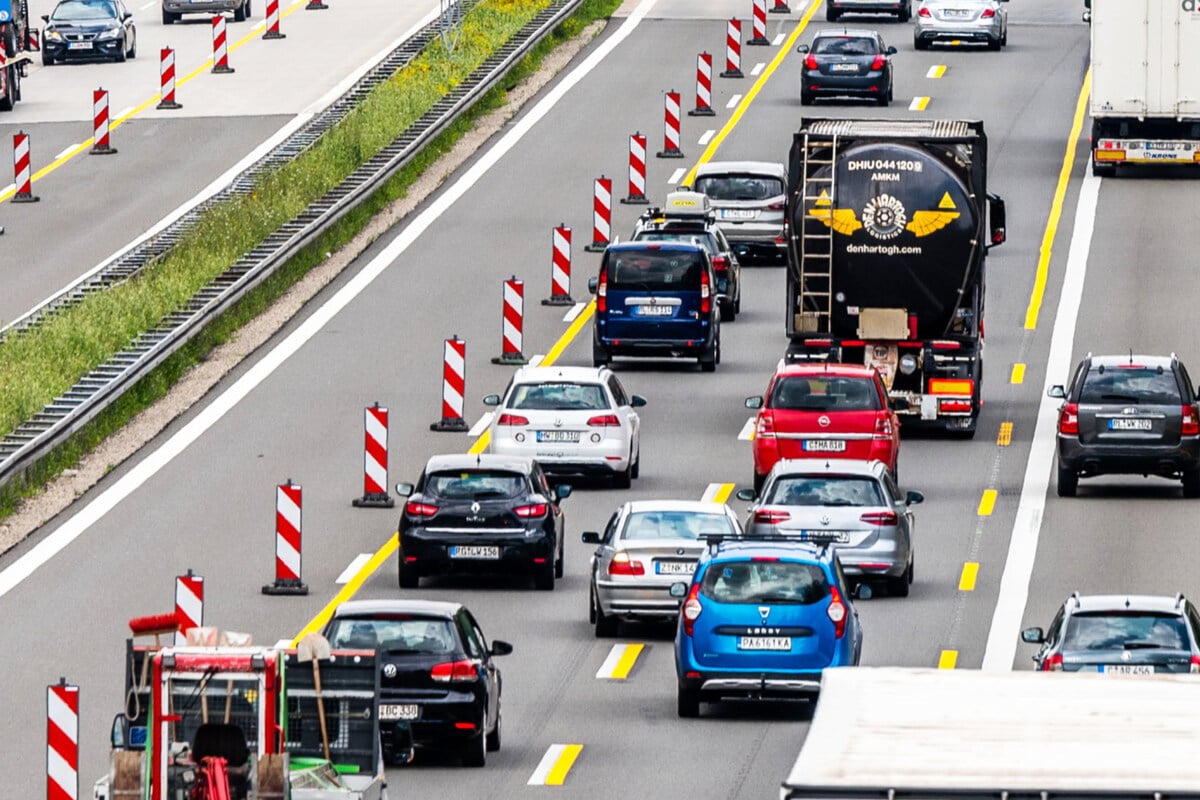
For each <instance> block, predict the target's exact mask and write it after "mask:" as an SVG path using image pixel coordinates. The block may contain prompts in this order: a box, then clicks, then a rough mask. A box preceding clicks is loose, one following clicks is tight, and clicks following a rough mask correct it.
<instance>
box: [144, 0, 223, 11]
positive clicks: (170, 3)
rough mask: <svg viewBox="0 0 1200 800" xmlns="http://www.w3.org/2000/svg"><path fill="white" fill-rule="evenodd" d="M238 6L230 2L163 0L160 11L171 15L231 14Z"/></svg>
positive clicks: (214, 0) (216, 0) (221, 0)
mask: <svg viewBox="0 0 1200 800" xmlns="http://www.w3.org/2000/svg"><path fill="white" fill-rule="evenodd" d="M240 5H241V3H240V2H231V1H230V0H198V2H195V3H188V2H180V1H179V0H163V4H162V9H163V11H169V12H171V13H172V14H200V13H205V14H211V13H213V12H219V11H227V12H232V11H233V10H234V9H235V8H237V7H238V6H240Z"/></svg>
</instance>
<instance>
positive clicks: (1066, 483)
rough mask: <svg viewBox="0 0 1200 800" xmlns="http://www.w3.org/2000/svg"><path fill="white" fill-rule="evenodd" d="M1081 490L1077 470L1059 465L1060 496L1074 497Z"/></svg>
mask: <svg viewBox="0 0 1200 800" xmlns="http://www.w3.org/2000/svg"><path fill="white" fill-rule="evenodd" d="M1078 489H1079V475H1077V474H1076V473H1075V470H1073V469H1068V468H1066V467H1064V466H1063V465H1062V464H1059V465H1058V496H1059V497H1074V496H1075V494H1076V492H1077V491H1078Z"/></svg>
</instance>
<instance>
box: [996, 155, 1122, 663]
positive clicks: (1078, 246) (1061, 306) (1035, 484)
mask: <svg viewBox="0 0 1200 800" xmlns="http://www.w3.org/2000/svg"><path fill="white" fill-rule="evenodd" d="M1099 196H1100V179H1099V178H1096V177H1093V176H1092V174H1091V170H1088V169H1085V170H1084V175H1083V184H1082V185H1081V186H1080V188H1079V200H1078V202H1077V204H1076V207H1075V228H1074V230H1073V232H1072V233H1071V249H1070V250H1068V251H1067V266H1066V270H1065V272H1064V273H1063V287H1062V294H1061V296H1060V298H1059V301H1058V311H1057V313H1056V314H1055V317H1054V332H1053V333H1052V334H1051V337H1050V354H1049V356H1048V357H1047V359H1046V380H1047V381H1052V380H1055V379H1057V378H1058V376H1062V375H1067V374H1068V372H1069V370H1070V369H1071V366H1072V363H1071V353H1072V350H1073V349H1074V347H1075V322H1076V320H1077V319H1078V317H1079V306H1080V304H1081V303H1082V302H1083V282H1084V278H1085V277H1086V276H1087V262H1088V254H1089V252H1090V250H1091V246H1092V230H1093V228H1094V227H1095V224H1096V202H1097V200H1098V199H1099ZM1057 429H1058V401H1057V400H1055V399H1054V398H1051V397H1047V396H1045V395H1044V394H1043V395H1042V404H1041V406H1039V407H1038V417H1037V426H1036V427H1035V428H1034V430H1033V444H1032V445H1031V446H1030V448H1029V461H1028V462H1027V463H1026V466H1025V482H1024V483H1023V484H1022V485H1021V500H1020V502H1019V503H1018V504H1017V516H1016V519H1015V520H1013V529H1012V538H1010V539H1009V542H1008V557H1007V558H1006V560H1005V562H1004V574H1003V575H1001V577H1000V593H999V595H998V596H997V597H996V610H995V611H994V612H993V614H992V627H991V629H990V630H989V631H988V640H987V648H986V649H985V650H984V651H983V666H982V668H983V669H986V670H996V671H1007V670H1010V669H1012V665H1013V659H1014V658H1015V657H1016V654H1017V636H1018V634H1019V633H1020V629H1021V619H1022V617H1024V616H1025V603H1026V601H1027V600H1028V598H1029V582H1030V580H1032V578H1033V562H1034V559H1035V558H1036V557H1037V546H1038V535H1039V534H1040V532H1041V528H1042V515H1043V513H1044V512H1045V510H1046V492H1047V491H1049V489H1050V471H1051V470H1050V468H1051V465H1052V463H1053V461H1054V451H1055V435H1056V431H1057Z"/></svg>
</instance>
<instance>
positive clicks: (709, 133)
mask: <svg viewBox="0 0 1200 800" xmlns="http://www.w3.org/2000/svg"><path fill="white" fill-rule="evenodd" d="M716 135H717V132H716V131H705V132H704V135H703V136H701V137H700V141H699V142H697V144H699V145H701V146H704V145H706V144H708V143H709V142H711V141H712V137H714V136H716Z"/></svg>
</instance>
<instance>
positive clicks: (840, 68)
mask: <svg viewBox="0 0 1200 800" xmlns="http://www.w3.org/2000/svg"><path fill="white" fill-rule="evenodd" d="M829 71H830V72H858V64H830V65H829Z"/></svg>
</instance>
